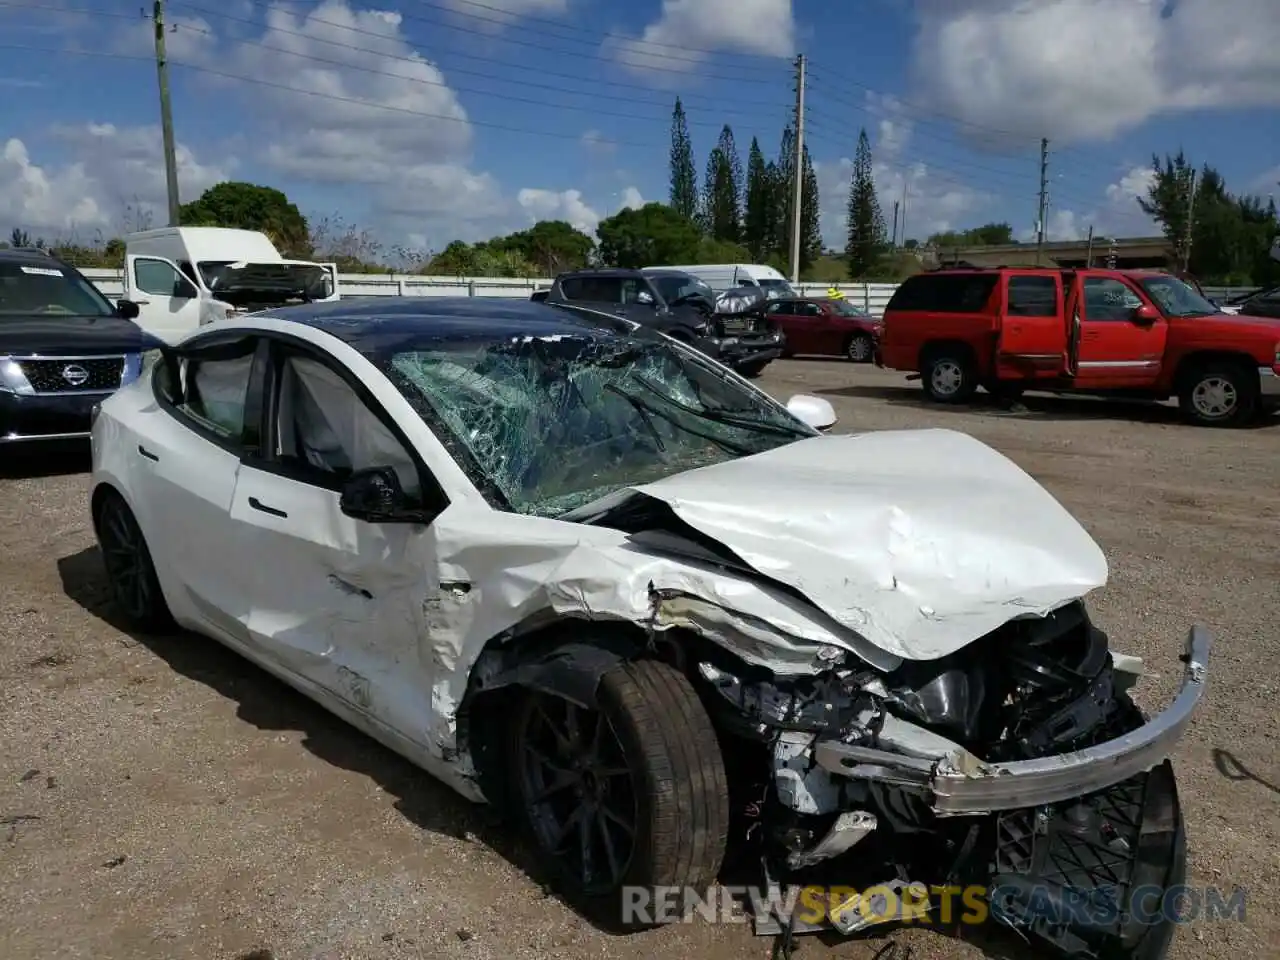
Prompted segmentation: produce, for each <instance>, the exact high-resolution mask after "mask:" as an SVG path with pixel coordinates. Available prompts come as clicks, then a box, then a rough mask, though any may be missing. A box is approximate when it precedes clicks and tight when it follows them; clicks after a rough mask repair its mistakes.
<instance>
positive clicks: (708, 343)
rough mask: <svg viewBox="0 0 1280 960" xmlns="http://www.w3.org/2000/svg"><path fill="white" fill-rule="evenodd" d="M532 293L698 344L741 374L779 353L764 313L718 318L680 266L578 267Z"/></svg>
mask: <svg viewBox="0 0 1280 960" xmlns="http://www.w3.org/2000/svg"><path fill="white" fill-rule="evenodd" d="M541 294H543V291H541V290H539V291H538V292H537V293H535V294H534V297H535V298H537V299H540V300H544V302H546V303H549V304H557V303H559V304H564V305H566V306H580V307H586V308H589V309H592V310H598V311H601V312H607V313H611V314H614V315H615V316H619V317H625V318H626V319H628V320H631V321H633V322H635V323H638V324H640V325H641V326H644V327H649V328H651V329H654V330H658V331H659V332H661V333H665V334H667V335H668V336H670V337H674V338H675V339H677V340H681V341H683V342H685V343H688V344H690V345H691V346H693V347H696V348H697V349H698V350H701V351H702V352H703V353H705V354H707V355H708V356H710V357H714V358H715V359H717V360H719V361H720V362H721V363H723V364H725V365H726V366H729V367H733V368H734V369H735V370H737V371H738V372H739V373H741V374H742V375H744V376H748V377H754V376H758V375H759V374H760V372H761V371H762V370H764V368H765V367H766V366H768V364H769V362H770V361H771V360H773V359H775V358H777V357H779V356H781V355H782V350H783V346H784V345H785V341H784V337H783V335H782V333H781V331H779V330H778V329H777V327H776V326H775V325H774V324H773V323H772V322H771V321H770V320H768V319H767V318H766V317H765V316H763V315H759V316H755V315H744V316H731V317H721V316H717V315H716V314H715V293H713V292H712V290H711V288H710V287H709V286H707V285H706V284H705V283H704V282H703V281H701V280H699V279H698V278H697V277H693V276H690V275H689V274H687V273H682V272H680V271H679V270H664V269H649V270H626V269H621V268H605V269H598V270H576V271H573V272H571V273H562V274H560V275H559V276H558V277H556V279H555V282H554V283H553V284H552V285H551V289H550V290H548V291H546V292H545V296H540V295H541Z"/></svg>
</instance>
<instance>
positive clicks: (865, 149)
mask: <svg viewBox="0 0 1280 960" xmlns="http://www.w3.org/2000/svg"><path fill="white" fill-rule="evenodd" d="M848 214H849V216H848V228H849V232H848V239H847V241H846V243H845V248H844V253H845V258H846V260H847V261H848V265H849V277H850V278H851V279H853V280H859V279H861V278H863V277H865V276H866V275H867V274H868V273H869V272H870V271H871V270H872V268H874V267H875V265H876V264H877V263H878V262H879V261H880V257H881V255H882V254H883V253H884V248H885V231H884V216H883V215H882V214H881V212H880V200H879V198H878V197H877V196H876V184H875V178H874V176H873V171H872V165H871V141H869V140H868V139H867V131H866V129H865V128H864V129H863V130H862V132H861V133H859V134H858V152H857V154H856V155H855V156H854V160H853V177H852V179H851V181H850V183H849V208H848Z"/></svg>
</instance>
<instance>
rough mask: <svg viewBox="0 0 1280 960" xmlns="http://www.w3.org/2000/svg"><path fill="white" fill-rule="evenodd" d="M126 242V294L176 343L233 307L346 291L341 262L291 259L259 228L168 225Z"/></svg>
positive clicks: (142, 318) (263, 306)
mask: <svg viewBox="0 0 1280 960" xmlns="http://www.w3.org/2000/svg"><path fill="white" fill-rule="evenodd" d="M124 242H125V269H124V299H126V300H131V301H133V302H134V303H136V304H137V305H138V319H137V323H138V325H139V326H141V327H142V328H143V329H145V330H147V331H148V332H150V333H153V334H155V335H156V336H157V337H160V338H161V339H162V340H165V341H167V342H169V343H173V342H175V341H177V340H180V339H182V338H183V337H185V336H186V335H187V334H189V333H193V332H194V331H195V330H197V329H198V328H200V327H202V326H204V325H205V324H209V323H215V322H217V321H218V320H221V319H225V318H226V317H227V316H230V315H231V314H234V313H248V312H252V311H256V310H267V309H270V308H272V307H280V306H285V305H287V304H291V303H308V302H313V301H318V300H337V299H338V297H339V292H338V268H337V266H336V265H335V264H332V263H312V262H310V261H308V260H286V259H285V258H284V257H282V256H281V255H280V251H278V250H277V249H276V248H275V246H274V245H273V244H272V243H271V241H270V240H269V239H268V238H267V237H266V235H265V234H262V233H259V232H257V231H256V230H233V229H230V228H226V227H162V228H160V229H158V230H144V231H142V232H141V233H133V234H129V235H128V236H127V237H125V238H124Z"/></svg>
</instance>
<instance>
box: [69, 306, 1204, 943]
mask: <svg viewBox="0 0 1280 960" xmlns="http://www.w3.org/2000/svg"><path fill="white" fill-rule="evenodd" d="M833 420H834V414H833V413H832V410H831V407H830V405H829V404H827V403H826V402H825V401H822V400H820V399H818V398H814V397H798V398H794V399H793V401H792V402H791V403H790V404H789V405H788V406H786V407H784V406H783V405H781V404H779V403H777V402H775V401H774V400H772V399H770V398H769V397H768V396H766V395H765V394H764V393H762V392H761V391H759V390H758V389H756V388H754V387H753V386H751V385H750V384H749V383H748V382H746V381H745V380H742V379H741V378H739V377H737V376H736V375H734V374H732V373H730V372H729V371H728V370H726V369H725V368H723V367H721V366H719V365H718V364H716V363H715V362H713V361H711V360H708V359H707V358H705V357H703V356H701V355H700V354H698V353H696V352H695V351H692V350H690V349H687V348H685V347H683V346H681V345H680V344H678V343H675V342H674V341H672V340H670V339H668V338H666V337H663V336H662V335H660V334H657V333H652V332H648V331H645V330H643V329H640V328H635V327H634V325H632V324H629V323H627V322H625V321H620V320H617V319H611V318H607V317H599V316H588V315H585V314H581V313H575V312H570V311H565V310H561V309H557V308H555V307H550V306H545V305H542V304H537V303H530V302H513V301H501V300H481V299H461V300H454V299H404V300H376V301H375V300H365V301H352V300H344V301H338V302H334V303H325V304H312V305H308V306H302V307H293V308H288V309H285V310H280V311H278V312H276V313H273V314H271V315H254V316H248V317H243V318H232V319H229V320H227V321H226V322H224V323H221V324H219V325H218V326H217V328H216V329H213V328H211V329H208V330H206V331H204V332H201V333H197V334H195V335H194V336H191V337H190V338H188V339H186V340H185V341H184V342H182V343H180V344H178V345H177V346H176V347H172V348H168V349H167V350H166V352H165V355H164V357H163V359H161V360H160V361H158V362H157V363H156V364H155V365H154V367H152V368H151V370H150V371H149V372H148V373H147V374H146V375H144V376H143V377H142V378H141V379H140V380H139V381H138V382H136V383H135V384H133V385H131V386H129V387H126V388H124V389H122V390H120V391H119V392H118V393H116V394H115V395H114V396H113V397H111V398H110V399H109V400H107V401H106V402H105V403H104V404H103V405H102V408H101V410H100V411H98V413H97V416H96V420H95V423H94V426H93V433H92V443H93V479H92V483H93V490H92V510H93V522H94V526H95V529H96V531H97V534H98V538H99V542H100V544H101V547H102V552H103V556H104V560H105V564H106V568H107V571H108V576H109V578H110V581H111V584H112V587H113V590H114V595H115V598H116V600H117V602H118V604H119V606H120V608H121V609H122V610H123V611H124V612H125V613H126V614H127V615H128V616H129V617H130V618H131V619H132V621H133V622H135V623H136V624H137V625H138V626H139V628H141V629H153V630H154V629H162V628H165V627H167V626H168V625H170V624H171V623H172V622H173V621H176V622H177V623H178V624H179V625H181V626H183V627H186V628H189V629H191V630H193V631H196V632H198V633H201V634H205V635H208V636H210V637H213V638H215V639H217V640H219V641H221V642H223V643H225V644H227V645H228V646H230V647H232V648H234V649H236V650H238V651H240V652H241V653H242V654H244V655H245V656H246V657H249V658H250V659H252V660H254V661H256V662H257V663H259V664H261V665H262V666H263V667H264V668H266V669H267V670H269V671H271V672H272V673H274V674H276V675H277V676H279V677H280V678H282V679H283V680H284V681H285V682H287V683H289V684H291V685H293V686H295V687H297V688H298V689H300V690H301V691H303V692H304V693H305V694H307V695H309V696H311V697H313V698H315V699H316V700H317V701H319V702H320V703H322V704H323V705H324V706H326V707H327V708H329V709H331V710H332V711H333V712H335V713H337V714H339V715H340V716H342V717H344V718H345V719H347V720H348V721H350V722H351V723H352V724H354V725H355V726H357V727H359V728H360V729H362V730H364V731H366V732H367V733H369V734H370V735H371V736H373V737H375V738H376V739H378V740H379V741H381V742H383V743H384V744H386V745H388V746H390V747H391V748H392V749H394V750H396V751H398V752H399V753H401V754H403V755H404V756H406V757H408V758H409V759H410V760H412V761H413V762H414V763H416V764H418V765H420V766H421V767H423V768H424V769H425V770H427V771H429V772H430V773H431V774H433V775H435V776H437V777H439V778H441V779H442V780H444V781H446V782H447V783H449V784H450V785H451V786H453V787H454V788H455V789H456V790H458V791H459V792H460V793H462V794H464V795H465V796H467V797H469V798H471V799H474V800H485V799H487V800H490V801H493V802H500V803H503V804H508V805H510V808H511V809H512V810H513V811H514V812H516V813H517V814H518V815H519V816H520V817H521V818H522V819H523V821H524V824H525V826H526V827H527V829H528V832H529V835H530V836H531V838H532V840H533V842H534V843H535V844H536V845H537V848H538V849H539V851H540V854H541V858H542V859H543V860H544V861H545V862H546V863H547V864H548V865H550V868H551V869H553V870H554V872H555V876H556V879H557V882H558V883H559V886H560V889H561V890H562V891H563V892H564V893H565V894H566V896H567V897H568V898H569V899H571V900H572V901H573V902H574V903H576V904H578V905H580V906H581V908H582V909H584V910H588V911H591V912H593V913H595V914H596V915H598V916H602V917H605V918H610V917H611V918H613V919H615V920H616V919H618V914H619V910H620V906H621V902H622V896H621V894H622V890H623V888H624V887H636V886H638V887H647V888H654V887H693V888H705V887H706V886H707V885H709V884H711V883H713V882H714V881H715V880H716V878H717V876H718V875H719V874H720V873H721V870H722V867H723V865H724V864H725V858H726V853H727V852H731V853H734V854H738V855H740V854H745V855H746V859H747V860H748V861H749V862H751V863H752V864H755V865H757V866H756V869H758V870H759V871H760V872H761V880H762V882H768V883H781V882H790V881H791V879H792V878H794V877H796V876H798V875H801V873H802V872H804V871H813V870H815V869H821V868H823V867H824V865H831V866H832V868H833V869H834V868H836V867H838V868H839V869H840V870H843V871H845V873H843V874H841V875H840V882H841V883H846V884H848V883H856V882H864V883H877V882H883V883H889V884H894V883H896V884H901V883H903V882H906V881H911V882H919V883H924V884H944V885H945V884H974V883H977V884H983V885H985V886H986V887H988V888H989V889H993V890H999V891H1001V897H1002V898H1003V900H1002V903H1001V904H1000V905H999V910H998V911H997V910H996V909H995V906H996V905H994V904H993V916H996V917H997V918H998V919H1001V920H1003V921H1004V922H1005V923H1008V924H1010V925H1014V926H1016V927H1018V928H1019V929H1020V931H1021V932H1022V933H1023V934H1024V935H1026V936H1028V937H1034V938H1038V939H1039V940H1040V941H1042V942H1043V943H1045V944H1048V945H1050V946H1052V947H1053V948H1055V949H1056V950H1059V951H1061V952H1063V953H1067V954H1070V955H1075V956H1126V957H1142V958H1144V960H1151V958H1157V957H1160V956H1162V955H1163V954H1164V952H1165V949H1166V947H1167V943H1168V939H1169V934H1170V930H1171V925H1170V924H1168V923H1144V922H1140V921H1139V920H1138V919H1135V917H1136V916H1137V913H1138V911H1134V910H1131V909H1130V906H1131V905H1130V903H1129V901H1128V900H1127V899H1126V898H1130V897H1133V896H1135V895H1136V894H1135V891H1145V892H1146V895H1148V896H1149V895H1150V893H1151V891H1152V890H1153V889H1154V890H1156V891H1157V892H1160V891H1163V890H1165V889H1167V888H1168V887H1170V886H1171V885H1175V884H1178V883H1180V882H1181V880H1182V877H1183V876H1184V873H1185V838H1184V834H1183V828H1182V815H1181V811H1180V808H1179V804H1178V798H1177V790H1176V786H1175V783H1174V778H1173V773H1172V768H1171V766H1170V764H1169V762H1168V759H1167V758H1168V755H1169V753H1170V751H1171V750H1172V748H1173V747H1174V745H1175V743H1176V741H1177V739H1178V738H1179V736H1180V735H1181V734H1182V732H1183V730H1184V729H1185V728H1186V726H1187V725H1188V723H1189V722H1190V719H1191V716H1192V712H1193V709H1194V707H1195V705H1196V702H1197V701H1198V699H1199V697H1200V696H1201V693H1202V690H1203V686H1204V682H1205V678H1204V670H1205V663H1206V657H1207V653H1208V637H1207V634H1206V633H1205V632H1204V631H1203V630H1202V629H1200V628H1194V629H1192V630H1191V631H1190V634H1189V636H1188V638H1187V649H1186V653H1185V655H1184V660H1185V662H1186V677H1185V679H1184V681H1183V685H1182V688H1181V692H1180V693H1179V694H1178V695H1177V696H1176V698H1175V699H1174V700H1173V702H1172V703H1171V704H1170V705H1169V706H1168V707H1167V708H1166V709H1165V710H1164V711H1162V712H1160V713H1159V714H1158V715H1157V716H1155V717H1154V718H1153V719H1150V720H1145V719H1144V718H1143V716H1142V714H1141V713H1140V712H1139V711H1138V710H1137V708H1136V707H1135V706H1134V705H1133V702H1132V701H1131V700H1130V698H1129V694H1128V689H1129V687H1130V686H1131V685H1132V684H1133V683H1134V681H1135V680H1136V679H1137V677H1138V675H1139V673H1140V667H1141V665H1140V663H1139V662H1138V661H1136V660H1135V659H1134V658H1131V657H1124V656H1121V655H1118V654H1115V653H1112V652H1111V651H1109V649H1108V643H1107V638H1106V636H1105V635H1104V634H1103V633H1102V632H1101V631H1099V630H1098V629H1097V628H1096V627H1094V626H1093V625H1092V624H1091V623H1090V621H1089V618H1088V615H1087V613H1086V610H1085V607H1084V606H1083V604H1082V602H1081V600H1080V598H1082V597H1083V596H1084V595H1085V594H1087V593H1088V592H1089V591H1091V590H1092V589H1094V588H1096V587H1098V586H1100V585H1101V584H1103V583H1104V582H1105V580H1106V574H1107V568H1106V561H1105V559H1104V558H1103V556H1102V553H1101V551H1100V550H1099V548H1098V547H1097V546H1096V544H1095V543H1094V542H1093V541H1092V540H1091V539H1090V538H1089V536H1088V535H1087V534H1086V533H1085V531H1084V530H1083V529H1082V528H1081V527H1080V526H1079V525H1078V524H1077V523H1076V522H1075V521H1074V520H1073V519H1072V518H1071V517H1070V516H1069V515H1068V514H1067V513H1066V512H1065V510H1064V509H1063V508H1062V507H1061V506H1060V505H1059V504H1058V503H1057V501H1055V500H1054V499H1053V498H1052V497H1051V496H1050V495H1049V494H1048V493H1047V492H1046V491H1044V490H1043V489H1042V488H1041V487H1040V486H1039V485H1037V484H1036V483H1035V481H1033V480H1032V479H1031V478H1030V477H1029V476H1027V474H1025V473H1024V472H1023V471H1021V470H1020V469H1019V468H1018V467H1017V466H1015V465H1014V464H1013V463H1011V462H1010V461H1009V460H1007V459H1006V458H1004V457H1003V456H1001V455H1000V454H998V453H996V452H995V451H993V450H991V449H990V448H988V447H986V446H984V445H983V444H981V443H979V442H977V441H975V440H972V439H970V438H969V437H967V436H965V435H962V434H959V433H953V432H950V431H943V430H923V431H902V432H896V431H890V432H879V433H869V434H861V435H824V434H823V433H822V432H821V430H822V429H823V428H825V427H828V426H830V425H831V422H832V421H833ZM846 854H847V855H846ZM855 873H856V875H857V877H858V878H859V879H858V881H854V880H853V879H852V878H853V874H855ZM1082 897H1083V898H1084V900H1083V901H1082V900H1081V898H1082ZM1107 898H1111V901H1113V902H1115V903H1116V904H1117V906H1118V909H1117V910H1116V911H1115V912H1114V916H1112V917H1111V918H1110V919H1109V920H1108V919H1107V918H1106V915H1105V911H1102V912H1100V913H1098V914H1090V916H1091V917H1093V919H1092V920H1089V919H1087V918H1086V919H1081V911H1079V910H1075V911H1072V910H1069V909H1068V910H1064V911H1062V912H1058V913H1055V909H1056V908H1054V905H1055V904H1057V905H1061V904H1065V903H1068V902H1070V903H1075V904H1077V905H1078V904H1079V903H1081V902H1088V903H1094V902H1098V901H1102V900H1107ZM1046 903H1047V904H1048V907H1046ZM868 916H869V914H868V913H867V912H865V911H863V912H862V913H861V914H860V913H859V911H852V912H851V914H850V915H849V918H848V920H841V919H840V917H839V916H837V915H836V914H835V913H834V912H833V914H832V918H831V922H833V923H835V925H836V926H837V927H838V928H840V929H843V930H844V931H845V932H852V931H854V930H856V929H858V928H859V927H861V926H863V925H865V923H866V922H869V921H868V919H867V918H868ZM1099 917H1101V919H1099ZM756 919H757V924H758V928H759V929H760V930H762V931H767V930H770V929H772V928H771V926H770V924H771V923H772V922H773V918H770V917H757V918H756Z"/></svg>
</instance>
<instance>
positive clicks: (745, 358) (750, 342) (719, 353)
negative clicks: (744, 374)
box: [698, 331, 787, 368]
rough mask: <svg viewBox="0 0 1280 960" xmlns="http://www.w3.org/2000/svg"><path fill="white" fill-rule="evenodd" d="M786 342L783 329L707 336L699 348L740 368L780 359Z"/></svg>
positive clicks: (728, 364)
mask: <svg viewBox="0 0 1280 960" xmlns="http://www.w3.org/2000/svg"><path fill="white" fill-rule="evenodd" d="M786 342H787V341H786V337H784V336H783V334H782V332H781V331H771V332H769V333H754V332H753V333H743V334H728V335H726V336H723V337H707V338H705V339H704V340H702V341H701V342H700V343H699V344H698V348H699V349H700V350H702V352H703V353H705V354H707V356H709V357H713V358H715V359H716V360H719V361H720V362H721V363H723V364H724V365H725V366H727V367H734V368H738V367H745V366H749V365H750V364H753V363H767V362H769V361H770V360H776V359H778V357H780V356H782V350H783V348H784V347H785V346H786Z"/></svg>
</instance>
